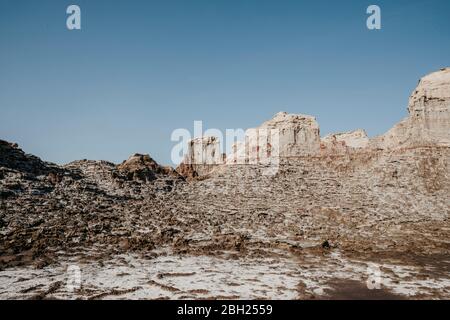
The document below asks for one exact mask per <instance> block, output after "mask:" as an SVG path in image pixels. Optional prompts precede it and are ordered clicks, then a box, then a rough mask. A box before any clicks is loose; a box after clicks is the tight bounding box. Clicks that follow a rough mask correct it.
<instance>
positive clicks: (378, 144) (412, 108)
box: [370, 68, 450, 149]
mask: <svg viewBox="0 0 450 320" xmlns="http://www.w3.org/2000/svg"><path fill="white" fill-rule="evenodd" d="M408 112H409V116H408V117H407V118H406V119H404V120H402V121H401V122H400V123H398V124H396V125H395V126H394V127H393V128H392V129H390V130H389V131H388V132H386V133H385V134H383V135H381V136H379V137H376V138H374V139H372V140H371V141H370V146H371V147H372V148H380V149H393V148H399V147H411V146H424V145H441V146H450V68H444V69H441V70H440V71H437V72H433V73H431V74H429V75H427V76H425V77H423V78H422V79H420V81H419V84H418V86H417V88H416V89H415V90H414V91H413V93H412V94H411V97H410V98H409V104H408Z"/></svg>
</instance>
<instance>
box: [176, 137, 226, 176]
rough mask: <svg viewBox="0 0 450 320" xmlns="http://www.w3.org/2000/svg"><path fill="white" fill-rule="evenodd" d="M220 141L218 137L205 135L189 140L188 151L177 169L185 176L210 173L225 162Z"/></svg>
mask: <svg viewBox="0 0 450 320" xmlns="http://www.w3.org/2000/svg"><path fill="white" fill-rule="evenodd" d="M224 159H225V157H224V155H223V154H222V152H221V145H220V141H219V139H218V138H216V137H210V136H204V137H201V138H196V139H192V140H191V141H189V142H188V152H187V154H186V155H185V156H184V159H183V161H182V163H181V164H180V165H179V166H178V168H177V171H178V172H179V173H180V174H181V175H182V176H184V177H187V178H195V177H197V176H203V175H207V174H208V173H210V172H211V171H212V170H213V169H214V168H215V167H216V166H217V165H219V164H222V163H224Z"/></svg>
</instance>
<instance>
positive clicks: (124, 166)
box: [117, 153, 180, 182]
mask: <svg viewBox="0 0 450 320" xmlns="http://www.w3.org/2000/svg"><path fill="white" fill-rule="evenodd" d="M117 169H118V170H119V172H121V173H123V174H125V175H126V176H127V177H128V179H130V180H137V181H144V182H148V181H154V180H156V179H157V178H158V176H160V175H170V176H172V177H174V178H179V177H180V176H179V174H178V173H177V172H176V171H175V170H174V169H173V168H171V167H163V166H160V165H159V164H158V163H157V162H156V161H155V160H153V159H152V158H151V157H150V156H149V155H148V154H138V153H136V154H134V155H132V156H131V157H130V158H128V160H126V161H124V162H122V163H121V164H120V165H118V166H117Z"/></svg>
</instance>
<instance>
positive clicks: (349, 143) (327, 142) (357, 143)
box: [321, 129, 369, 152]
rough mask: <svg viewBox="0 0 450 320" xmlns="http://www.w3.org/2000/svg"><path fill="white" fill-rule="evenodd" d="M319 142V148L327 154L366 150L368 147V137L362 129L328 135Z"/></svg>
mask: <svg viewBox="0 0 450 320" xmlns="http://www.w3.org/2000/svg"><path fill="white" fill-rule="evenodd" d="M321 141H322V144H321V148H322V149H323V150H326V151H327V152H333V151H337V152H346V151H348V149H349V148H351V149H360V148H366V147H367V146H368V145H369V137H368V136H367V133H366V132H365V131H364V130H362V129H359V130H355V131H350V132H343V133H334V134H329V135H327V136H325V137H324V138H323V139H322V140H321Z"/></svg>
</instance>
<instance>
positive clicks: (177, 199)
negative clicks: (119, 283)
mask: <svg viewBox="0 0 450 320" xmlns="http://www.w3.org/2000/svg"><path fill="white" fill-rule="evenodd" d="M449 81H450V72H449V69H443V70H441V71H439V72H437V73H436V74H432V75H431V76H427V77H425V78H423V79H422V80H421V82H420V83H419V86H418V88H417V90H415V91H414V92H413V95H412V97H411V99H410V106H409V108H408V110H409V113H410V114H409V117H408V118H407V119H406V120H404V121H402V122H401V123H400V124H399V125H397V126H395V127H394V128H393V129H392V130H390V131H389V132H388V133H387V134H385V135H383V136H380V137H376V138H374V139H368V138H367V135H366V134H365V132H364V131H362V130H358V131H354V132H350V133H344V134H334V135H330V136H328V137H325V138H322V139H321V138H320V133H319V127H318V124H317V122H316V120H315V119H314V117H311V116H305V115H289V114H287V113H279V114H277V115H276V116H275V117H274V119H272V120H269V121H268V122H266V123H264V124H263V125H262V126H261V128H266V129H277V130H278V135H279V136H278V140H277V141H278V145H276V144H274V143H273V141H275V140H274V139H275V138H274V136H272V135H271V134H265V135H262V137H263V139H260V135H257V136H255V135H252V134H253V133H251V132H252V131H250V133H249V134H248V141H250V142H251V141H252V140H255V139H256V140H257V141H258V143H259V144H260V145H258V144H257V145H256V147H258V146H259V147H260V148H256V149H254V150H253V151H255V150H256V151H257V152H261V150H263V151H264V152H268V150H271V151H273V149H274V148H275V147H276V148H277V149H278V151H279V152H277V153H273V152H272V153H270V156H272V157H273V156H274V155H276V158H277V159H278V161H277V162H275V167H274V169H275V170H274V171H271V173H270V174H265V171H264V169H265V167H266V166H273V165H274V163H272V162H269V163H258V161H256V162H252V161H247V162H245V161H246V160H245V159H247V160H248V155H247V154H246V152H247V151H246V150H245V149H244V152H242V149H239V146H238V147H237V148H236V154H238V155H239V154H241V155H242V154H243V155H244V160H245V161H244V162H233V161H231V162H230V161H229V159H232V158H233V157H232V156H230V155H229V156H228V157H227V159H225V161H223V163H219V164H215V165H214V166H213V167H211V168H209V169H208V170H207V171H206V172H200V173H199V171H198V169H197V168H196V167H193V166H191V165H190V164H191V163H189V162H188V163H184V164H182V165H181V167H179V168H178V172H175V171H174V170H173V169H170V168H163V167H161V166H159V165H158V164H157V163H156V162H155V161H154V160H153V159H151V157H150V156H148V155H139V154H136V155H133V156H131V157H130V158H129V159H128V160H127V161H125V162H123V163H122V164H120V165H115V164H113V163H109V162H106V161H88V160H83V161H75V162H72V163H70V164H67V165H65V166H57V165H54V164H50V163H46V162H43V161H41V160H40V159H38V158H36V157H33V156H29V155H26V154H25V153H23V151H21V150H20V149H19V148H18V147H17V146H16V145H13V144H10V143H8V142H4V141H1V142H0V148H1V149H0V150H1V153H0V194H1V207H0V209H1V211H0V227H1V229H0V230H1V231H0V267H3V268H6V267H10V266H14V265H20V264H27V263H33V264H35V265H36V266H39V267H42V266H45V265H47V264H51V263H54V262H55V259H56V257H57V256H58V255H60V254H74V253H76V254H80V252H84V251H89V252H90V254H91V255H93V254H94V255H98V256H108V255H111V254H117V253H121V252H129V251H133V252H139V253H141V254H142V255H144V256H146V255H147V256H148V255H150V256H151V255H153V254H155V253H154V252H155V250H158V249H162V248H170V250H173V251H174V252H177V253H184V254H187V253H190V254H194V255H199V254H206V255H217V254H220V253H221V252H228V251H232V252H234V253H235V254H237V255H243V256H251V257H258V256H266V255H267V254H268V252H273V250H284V252H289V253H295V254H299V255H301V254H302V252H320V254H322V253H323V252H324V251H323V250H325V251H327V250H334V249H339V250H341V251H342V252H344V253H345V254H348V255H370V254H379V255H380V254H390V255H395V254H409V253H412V252H413V253H414V254H421V255H424V254H425V255H427V254H428V255H429V254H448V253H449V251H450V250H449V249H450V248H449V242H448V241H449V239H450V224H449V220H448V217H449V213H450V207H449V203H448V194H450V177H449V171H450V170H449V164H448V162H449V159H450V148H449V145H448V141H449V132H450V131H449V130H448V129H449V122H448V114H449V106H450V98H449V96H450V89H449V88H448V83H449ZM253 132H254V131H253ZM255 137H257V138H255ZM207 141H209V142H211V143H212V144H213V145H215V144H214V143H213V142H214V141H213V140H212V139H209V138H208V139H207ZM261 141H262V144H261ZM193 145H195V143H194V144H193ZM209 145H211V144H209ZM244 146H245V144H244ZM253 146H255V145H253ZM241 148H242V146H241ZM201 150H202V149H200V153H199V152H198V149H197V150H196V151H195V152H192V153H190V154H191V155H192V157H193V158H191V159H190V161H192V163H196V160H197V159H195V155H196V154H201ZM205 150H207V152H208V154H211V156H213V157H217V154H216V153H215V152H213V151H214V150H215V149H214V148H212V149H211V148H209V149H205ZM239 150H241V151H239ZM247 150H250V151H251V150H252V149H251V148H249V149H247ZM213 153H214V154H213ZM235 158H239V156H236V157H235ZM200 164H204V163H200ZM181 169H182V170H181ZM184 177H187V178H190V180H191V181H186V180H185V178H184Z"/></svg>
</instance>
